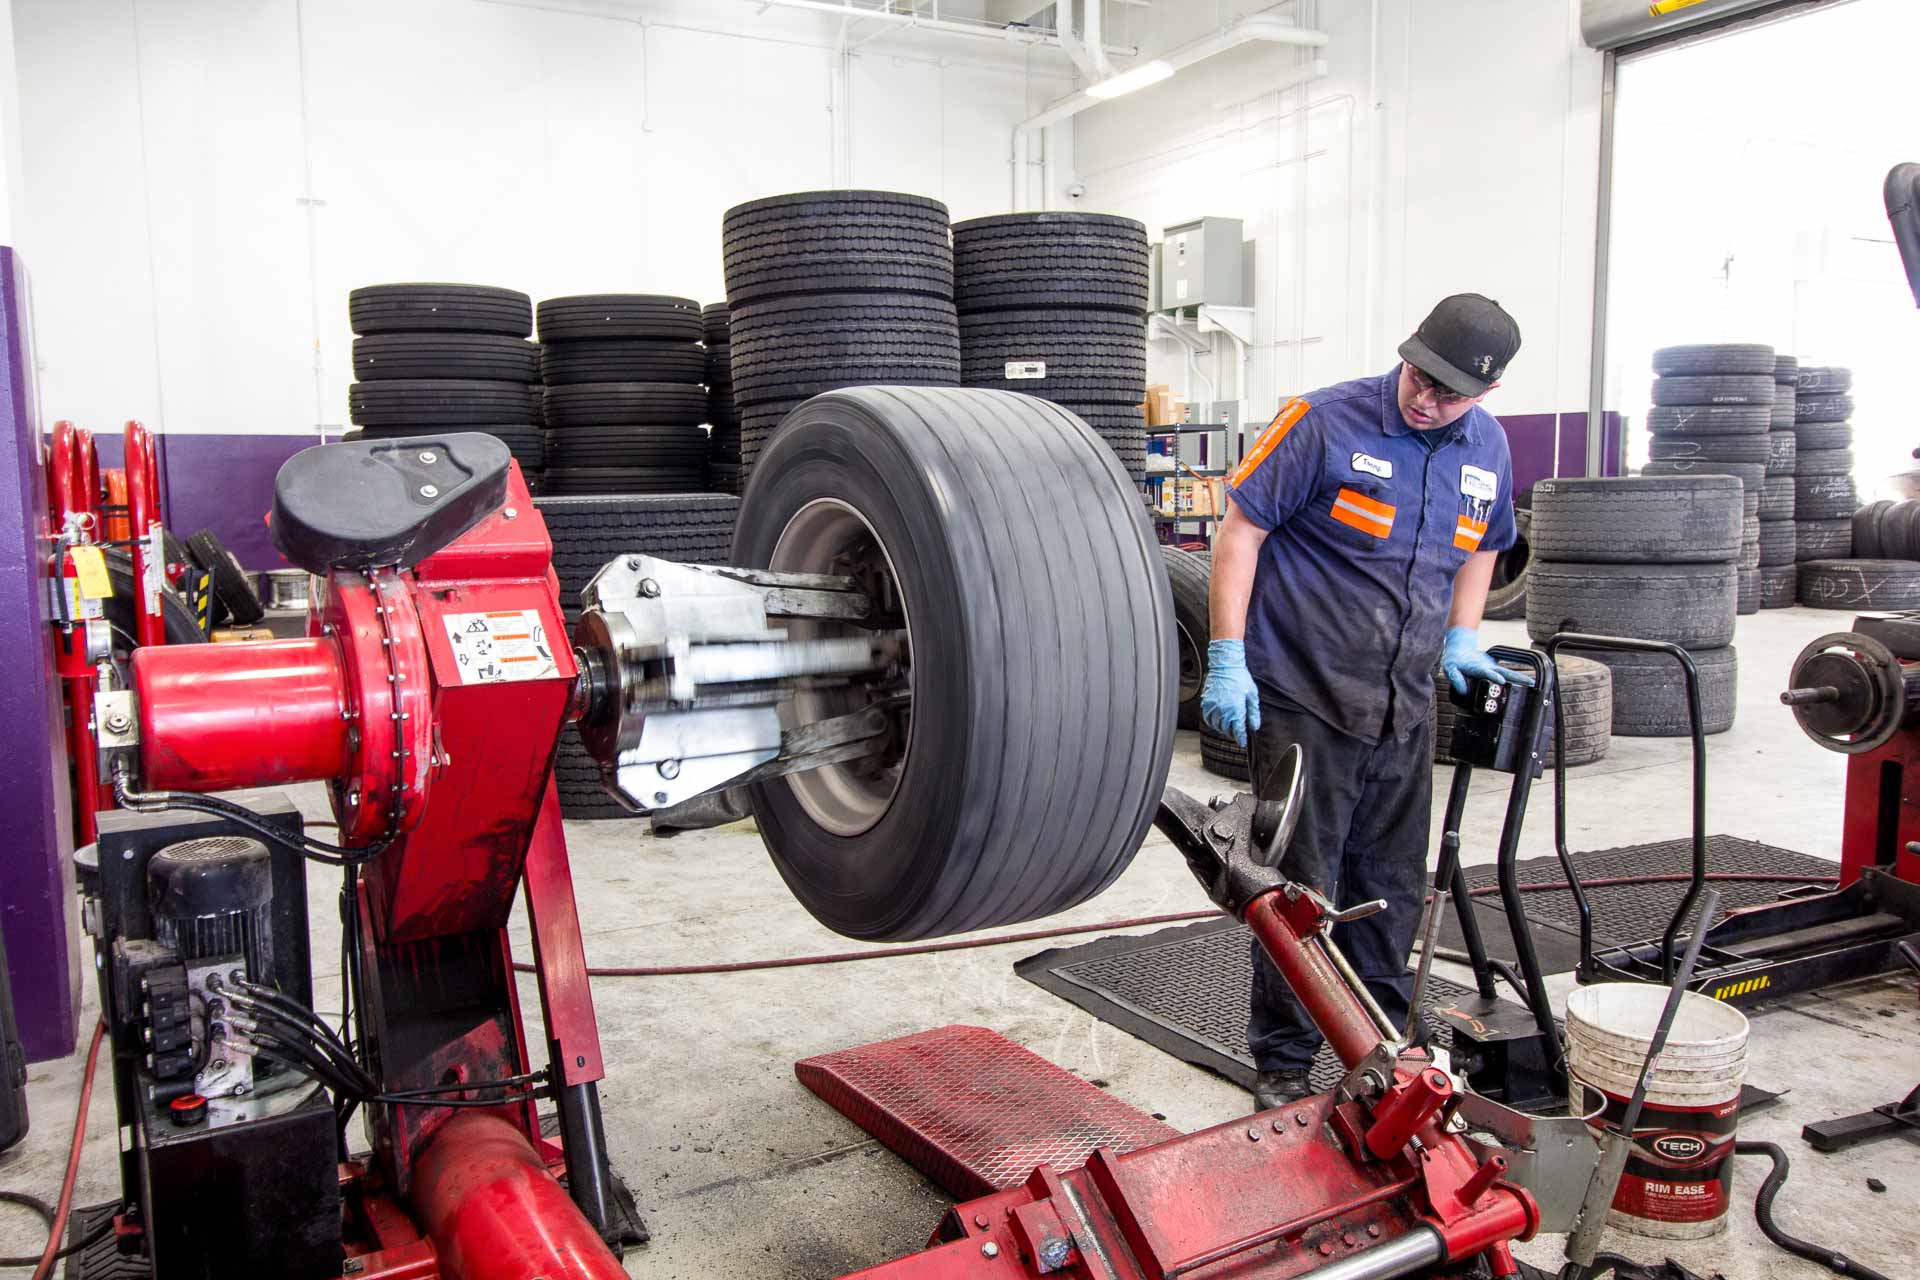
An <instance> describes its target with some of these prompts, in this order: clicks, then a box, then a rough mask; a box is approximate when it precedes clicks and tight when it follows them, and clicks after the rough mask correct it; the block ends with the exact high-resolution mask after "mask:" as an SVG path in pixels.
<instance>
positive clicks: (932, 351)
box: [721, 191, 960, 486]
mask: <svg viewBox="0 0 1920 1280" xmlns="http://www.w3.org/2000/svg"><path fill="white" fill-rule="evenodd" d="M947 219H948V214H947V207H946V206H945V205H944V204H941V203H940V202H939V201H938V200H933V199H929V198H928V197H926V196H915V195H903V194H901V193H899V192H894V191H805V192H798V193H795V194H792V195H783V196H769V197H767V198H766V199H763V200H752V201H749V202H748V203H746V204H741V205H735V206H734V207H733V208H731V209H729V210H727V212H726V216H725V218H724V219H723V220H722V223H721V248H722V256H723V260H724V266H725V269H726V277H727V308H728V336H729V338H730V339H731V341H730V343H729V344H728V345H729V354H730V357H731V358H730V360H729V367H730V370H731V372H732V383H731V385H732V391H733V395H732V401H733V404H734V405H736V406H737V407H738V410H739V418H740V464H741V465H740V482H741V484H742V485H743V486H744V485H745V484H746V483H747V482H749V481H750V480H751V479H752V476H753V464H754V461H755V460H756V459H757V458H758V457H759V456H760V452H761V450H763V449H764V448H765V447H766V445H767V443H768V441H770V440H771V439H772V438H773V433H774V431H775V430H776V429H777V428H778V427H779V425H780V423H781V422H782V421H783V420H784V419H785V418H786V416H787V414H788V413H789V412H791V411H792V410H793V409H794V408H795V407H796V406H798V405H799V404H800V403H801V402H802V401H804V400H807V399H808V398H810V397H812V396H816V395H819V394H820V393H821V392H823V391H832V390H835V389H837V388H840V387H857V386H865V385H870V384H874V383H886V384H893V385H914V386H957V385H959V382H960V329H959V322H958V320H957V319H956V318H955V315H954V310H953V244H952V241H951V239H950V237H949V234H948V230H947Z"/></svg>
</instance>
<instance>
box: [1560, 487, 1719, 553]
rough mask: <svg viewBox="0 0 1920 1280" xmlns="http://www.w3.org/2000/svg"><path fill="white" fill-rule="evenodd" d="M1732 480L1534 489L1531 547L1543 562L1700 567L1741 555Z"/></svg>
mask: <svg viewBox="0 0 1920 1280" xmlns="http://www.w3.org/2000/svg"><path fill="white" fill-rule="evenodd" d="M1741 503H1742V495H1741V486H1740V482H1739V481H1738V480H1736V479H1734V478H1733V477H1731V476H1720V475H1712V476H1607V477H1589V478H1568V479H1560V478H1556V479H1551V480H1542V481H1540V482H1539V483H1537V484H1535V485H1534V486H1533V520H1532V529H1531V534H1530V536H1531V540H1532V544H1533V554H1534V555H1535V556H1537V557H1539V558H1540V559H1543V560H1563V561H1566V560H1572V561H1581V562H1585V563H1593V562H1598V561H1638V562H1648V563H1653V562H1658V563H1697V562H1701V561H1708V560H1726V559H1730V558H1732V557H1733V556H1734V555H1735V554H1736V553H1737V552H1738V551H1739V550H1740V537H1741V527H1740V526H1741V514H1740V512H1741Z"/></svg>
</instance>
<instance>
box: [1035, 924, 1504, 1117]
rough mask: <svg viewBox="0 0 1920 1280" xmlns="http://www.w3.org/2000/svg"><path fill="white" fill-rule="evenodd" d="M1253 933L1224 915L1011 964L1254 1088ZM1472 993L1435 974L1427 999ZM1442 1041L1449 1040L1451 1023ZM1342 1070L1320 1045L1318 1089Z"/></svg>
mask: <svg viewBox="0 0 1920 1280" xmlns="http://www.w3.org/2000/svg"><path fill="white" fill-rule="evenodd" d="M1247 937H1248V935H1247V929H1246V926H1245V925H1243V924H1241V923H1240V922H1239V921H1237V920H1229V919H1226V918H1224V917H1223V918H1221V919H1219V920H1202V921H1200V922H1199V923H1198V924H1189V925H1179V926H1177V927H1175V928H1171V929H1162V930H1160V931H1158V932H1156V933H1150V934H1145V935H1142V936H1139V937H1128V938H1102V939H1100V940H1099V941H1097V942H1089V943H1085V944H1083V945H1081V946H1078V947H1056V948H1053V949H1051V950H1047V951H1042V952H1041V953H1039V954H1038V955H1034V956H1028V957H1027V958H1026V959H1025V960H1021V961H1019V962H1017V963H1016V964H1015V965H1014V967H1013V969H1014V972H1015V973H1017V974H1019V975H1020V976H1021V977H1023V978H1025V979H1026V980H1027V981H1028V982H1031V983H1033V984H1034V985H1035V986H1038V987H1040V988H1042V989H1044V990H1047V991H1051V992H1052V993H1053V994H1055V995H1057V996H1059V997H1060V998H1061V999H1063V1000H1065V1001H1067V1002H1068V1003H1070V1004H1073V1005H1076V1006H1078V1007H1079V1008H1081V1009H1084V1010H1086V1011H1087V1012H1088V1013H1090V1014H1092V1015H1093V1016H1094V1017H1096V1018H1098V1019H1100V1021H1102V1022H1105V1023H1107V1024H1109V1025H1111V1026H1115V1027H1118V1028H1120V1029H1121V1030H1122V1031H1125V1032H1126V1033H1127V1034H1129V1035H1131V1036H1135V1037H1137V1038H1138V1039H1141V1040H1145V1041H1146V1042H1147V1043H1148V1044H1150V1045H1152V1046H1153V1047H1154V1048H1156V1049H1159V1050H1161V1051H1162V1052H1165V1053H1170V1054H1172V1055H1173V1056H1174V1057H1176V1058H1179V1059H1180V1060H1181V1061H1182V1062H1191V1063H1193V1064H1194V1065H1195V1066H1200V1067H1205V1068H1207V1069H1208V1070H1209V1071H1213V1072H1216V1073H1218V1074H1220V1075H1223V1076H1225V1077H1226V1078H1227V1079H1229V1080H1231V1081H1233V1082H1234V1083H1235V1084H1238V1085H1241V1086H1242V1087H1246V1088H1251V1087H1252V1085H1253V1076H1254V1070H1253V1060H1252V1059H1251V1058H1250V1057H1248V1056H1247V1001H1248V1000H1249V999H1250V997H1251V993H1252V990H1253V961H1252V953H1251V952H1250V951H1249V950H1248V944H1247ZM1466 994H1468V991H1467V989H1466V988H1465V987H1461V986H1456V985H1455V984H1454V983H1451V982H1447V981H1445V980H1443V979H1441V978H1437V977H1430V978H1428V980H1427V993H1426V1000H1425V1002H1424V1003H1425V1004H1426V1006H1427V1007H1428V1008H1439V1007H1443V1006H1445V1005H1448V1004H1451V1003H1452V1002H1453V1001H1454V1000H1456V999H1458V998H1459V997H1460V996H1462V995H1466ZM1435 1041H1436V1043H1438V1044H1441V1045H1445V1044H1446V1043H1447V1029H1446V1027H1445V1026H1444V1025H1441V1026H1439V1028H1438V1031H1437V1034H1436V1036H1435ZM1343 1074H1345V1073H1344V1072H1342V1071H1341V1069H1340V1064H1339V1062H1338V1061H1336V1060H1335V1059H1334V1056H1333V1054H1332V1053H1330V1052H1328V1050H1327V1049H1326V1047H1325V1046H1324V1045H1323V1046H1322V1047H1321V1050H1320V1053H1319V1056H1317V1057H1316V1058H1315V1059H1314V1060H1313V1087H1314V1088H1315V1089H1331V1088H1333V1086H1334V1085H1336V1084H1338V1083H1340V1077H1341V1076H1342V1075H1343Z"/></svg>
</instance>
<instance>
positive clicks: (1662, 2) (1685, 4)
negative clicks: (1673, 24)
mask: <svg viewBox="0 0 1920 1280" xmlns="http://www.w3.org/2000/svg"><path fill="white" fill-rule="evenodd" d="M1699 3H1700V0H1654V2H1653V3H1652V4H1650V5H1648V6H1647V16H1648V17H1649V18H1664V17H1666V16H1667V15H1668V14H1670V13H1678V12H1679V11H1680V10H1682V9H1691V8H1692V7H1693V6H1694V5H1696V4H1699Z"/></svg>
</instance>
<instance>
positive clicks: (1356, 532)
mask: <svg viewBox="0 0 1920 1280" xmlns="http://www.w3.org/2000/svg"><path fill="white" fill-rule="evenodd" d="M1519 349H1520V329H1519V326H1518V325H1516V324H1515V323H1514V321H1513V317H1511V316H1509V315H1508V314H1507V313H1506V312H1505V311H1503V310H1502V309H1501V308H1500V305H1499V304H1498V303H1496V302H1493V301H1491V300H1490V299H1487V298H1483V297H1481V296H1480V295H1478V294H1471V293H1468V294H1456V295H1454V296H1453V297H1450V298H1446V299H1444V300H1442V301H1441V303H1440V304H1439V305H1438V306H1436V307H1435V308H1434V309H1433V313H1432V314H1431V315H1429V316H1428V317H1427V318H1426V320H1425V321H1423V322H1422V323H1421V325H1420V327H1419V329H1418V330H1417V331H1416V332H1415V333H1414V335H1413V336H1412V337H1410V338H1408V339H1407V340H1406V341H1405V342H1403V343H1401V344H1400V357H1401V361H1402V363H1401V364H1400V365H1399V366H1397V367H1396V368H1394V369H1393V370H1392V371H1390V372H1388V373H1386V374H1383V375H1381V376H1379V377H1372V378H1361V379H1357V380H1355V381H1352V382H1343V383H1341V384H1339V385H1338V386H1332V387H1327V388H1325V389H1323V390H1320V391H1312V392H1309V393H1307V394H1306V395H1304V396H1300V397H1298V398H1296V399H1294V400H1291V401H1289V402H1288V403H1287V404H1286V405H1284V406H1283V407H1282V408H1281V410H1280V412H1279V414H1278V415H1276V416H1275V418H1274V420H1273V422H1272V424H1271V425H1270V426H1268V428H1267V429H1266V431H1265V433H1264V434H1262V435H1261V437H1260V439H1259V440H1258V441H1257V442H1256V443H1255V444H1254V445H1253V447H1252V448H1251V449H1250V450H1249V451H1248V452H1247V455H1246V457H1245V458H1244V459H1242V461H1241V463H1240V465H1239V466H1238V467H1237V468H1235V469H1234V471H1233V473H1232V474H1231V475H1230V476H1229V477H1228V479H1227V491H1228V493H1229V495H1230V502H1229V504H1228V510H1227V516H1226V519H1225V520H1223V521H1222V522H1221V527H1220V531H1219V534H1218V536H1217V537H1216V538H1215V545H1214V552H1213V586H1212V597H1211V601H1210V605H1211V620H1212V633H1213V639H1212V641H1211V643H1210V644H1209V645H1208V646H1207V680H1206V686H1205V688H1204V689H1203V691H1202V693H1201V713H1202V716H1203V717H1204V719H1205V720H1206V723H1207V724H1208V725H1209V726H1210V727H1211V728H1212V729H1213V731H1214V732H1215V733H1218V734H1221V735H1224V736H1229V737H1231V738H1233V739H1234V740H1235V741H1236V742H1238V743H1240V744H1241V745H1242V746H1243V747H1244V746H1246V745H1248V737H1249V735H1252V737H1253V743H1252V747H1253V750H1252V752H1251V753H1250V758H1251V760H1252V762H1253V765H1254V767H1255V770H1256V772H1257V773H1258V774H1260V775H1261V776H1258V777H1256V778H1255V779H1254V791H1255V793H1256V794H1257V795H1259V796H1261V797H1262V798H1263V799H1275V798H1278V796H1277V794H1276V793H1277V792H1278V791H1279V790H1280V789H1281V788H1282V787H1284V786H1285V783H1286V780H1285V779H1280V778H1276V777H1275V776H1274V774H1275V773H1276V772H1277V770H1276V768H1275V766H1276V765H1277V764H1278V762H1279V761H1280V759H1281V756H1282V754H1283V753H1284V752H1285V750H1286V748H1287V747H1288V745H1290V744H1293V743H1298V744H1299V745H1300V748H1301V751H1302V753H1303V754H1304V756H1305V761H1306V764H1305V767H1306V780H1305V783H1304V786H1303V788H1302V793H1301V804H1302V808H1301V817H1300V823H1299V826H1298V828H1297V829H1296V832H1295V835H1294V838H1293V843H1292V845H1291V847H1290V848H1289V850H1288V853H1287V857H1286V861H1285V862H1284V863H1283V864H1282V865H1283V870H1284V871H1285V873H1286V874H1287V875H1288V876H1289V877H1290V878H1291V879H1293V880H1296V881H1299V882H1301V883H1303V884H1307V885H1311V886H1312V887H1314V888H1315V889H1318V890H1319V891H1320V892H1322V893H1323V894H1325V895H1326V896H1327V897H1328V898H1329V899H1331V900H1332V901H1334V902H1335V903H1337V904H1338V905H1340V906H1343V907H1345V906H1350V905H1352V904H1353V903H1356V902H1365V901H1367V900H1369V899H1373V898H1384V899H1385V900H1386V902H1387V909H1386V910H1385V911H1382V912H1380V913H1378V914H1376V915H1373V916H1369V917H1367V918H1365V919H1361V920H1356V921H1351V922H1349V923H1345V924H1342V925H1339V926H1337V927H1336V929H1335V931H1334V939H1335V941H1336V942H1337V943H1338V944H1339V946H1340V947H1341V948H1342V950H1344V951H1345V953H1346V955H1347V957H1348V958H1349V959H1350V960H1351V961H1352V962H1353V966H1354V968H1355V969H1356V970H1357V971H1358V972H1359V974H1360V976H1361V978H1363V979H1364V980H1365V981H1366V984H1367V987H1368V989H1369V990H1371V991H1372V992H1373V994H1374V997H1375V998H1376V999H1377V1000H1378V1001H1379V1002H1380V1005H1381V1007H1382V1008H1383V1009H1384V1010H1385V1011H1386V1013H1387V1015H1388V1016H1389V1017H1390V1018H1392V1019H1393V1020H1394V1022H1395V1025H1405V1020H1406V1015H1407V1005H1408V1002H1409V1000H1410V999H1411V996H1412V980H1411V977H1410V975H1409V974H1408V973H1407V958H1408V954H1409V952H1410V951H1411V950H1412V947H1413V935H1414V931H1415V929H1416V928H1417V927H1418V920H1419V915H1420V911H1421V904H1422V901H1423V899H1424V897H1425V893H1426V887H1427V883H1426V882H1427V874H1426V869H1427V842H1428V825H1429V815H1430V811H1431V807H1432V777H1433V743H1432V737H1433V731H1432V728H1431V725H1430V722H1429V719H1428V713H1429V710H1430V707H1431V704H1432V701H1433V677H1432V672H1433V669H1434V661H1435V658H1436V657H1437V658H1438V659H1439V662H1440V665H1441V667H1442V668H1443V669H1444V671H1445V673H1446V677H1447V679H1448V681H1449V682H1451V683H1452V685H1453V687H1454V688H1456V689H1458V690H1460V691H1461V692H1463V693H1464V692H1465V691H1466V689H1467V682H1468V681H1469V680H1470V679H1471V678H1473V677H1475V676H1484V677H1486V678H1487V679H1489V680H1494V681H1498V682H1500V683H1505V682H1506V681H1507V680H1508V679H1509V678H1514V679H1519V680H1523V681H1526V680H1528V679H1529V678H1528V677H1525V676H1521V675H1519V674H1518V673H1514V672H1509V671H1506V670H1505V669H1504V668H1502V667H1501V666H1500V665H1499V664H1498V663H1497V662H1495V661H1494V660H1493V659H1492V658H1491V657H1489V656H1488V655H1487V654H1486V653H1485V652H1483V651H1482V650H1481V648H1480V642H1479V626H1480V617H1481V613H1482V612H1483V610H1484V609H1485V607H1486V602H1487V587H1488V584H1489V582H1490V581H1491V579H1492V576H1493V564H1494V559H1495V557H1496V556H1497V555H1498V554H1499V553H1500V552H1501V551H1504V550H1505V549H1506V548H1507V547H1509V546H1511V545H1512V544H1513V541H1514V526H1513V475H1512V466H1511V463H1510V461H1509V459H1508V455H1507V437H1506V432H1505V431H1504V429H1502V427H1501V426H1500V423H1499V422H1498V421H1497V420H1496V419H1495V418H1494V417H1493V415H1492V414H1490V413H1488V412H1487V411H1486V410H1485V409H1483V408H1481V407H1480V402H1481V400H1482V399H1483V398H1485V396H1486V395H1487V393H1488V392H1490V391H1492V390H1493V389H1494V388H1495V387H1497V386H1499V385H1500V376H1501V374H1502V373H1504V372H1505V370H1506V367H1507V364H1508V362H1509V361H1511V360H1512V359H1513V356H1514V354H1515V353H1516V352H1518V351H1519ZM1253 968H1254V976H1253V1001H1252V1006H1253V1007H1252V1011H1251V1016H1250V1017H1249V1019H1248V1024H1247V1042H1248V1047H1249V1048H1251V1049H1252V1051H1253V1060H1254V1065H1255V1067H1256V1069H1257V1070H1258V1072H1259V1076H1258V1079H1257V1081H1256V1083H1255V1087H1254V1098H1255V1100H1256V1101H1257V1102H1258V1103H1259V1105H1260V1107H1261V1108H1263V1109H1265V1108H1270V1107H1278V1106H1284V1105H1285V1104H1287V1103H1289V1102H1292V1101H1294V1100H1295V1099H1298V1098H1301V1097H1304V1096H1306V1095H1307V1094H1309V1093H1311V1092H1313V1090H1312V1088H1311V1086H1310V1085H1309V1084H1308V1082H1307V1070H1308V1066H1309V1064H1310V1063H1311V1062H1312V1061H1313V1055H1314V1051H1315V1050H1316V1049H1318V1048H1319V1047H1320V1041H1321V1037H1320V1034H1319V1032H1318V1031H1316V1030H1315V1029H1314V1026H1313V1023H1312V1022H1311V1021H1309V1020H1308V1018H1307V1017H1306V1015H1305V1014H1304V1013H1303V1012H1302V1011H1301V1009H1300V1007H1299V1005H1298V1004H1297V1003H1295V1001H1294V998H1293V993H1292V992H1291V991H1290V990H1289V989H1288V987H1287V984H1286V981H1285V980H1284V979H1283V978H1281V976H1280V974H1279V971H1278V970H1276V969H1275V968H1274V967H1273V962H1272V961H1271V960H1269V959H1268V958H1267V956H1266V953H1265V952H1264V951H1262V950H1261V948H1260V944H1259V943H1258V942H1255V943H1253Z"/></svg>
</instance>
